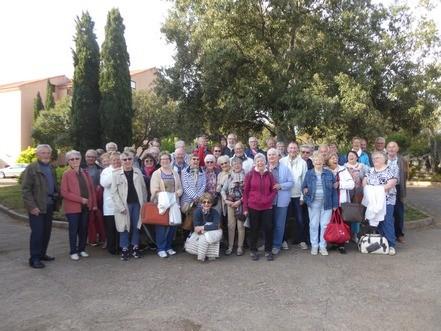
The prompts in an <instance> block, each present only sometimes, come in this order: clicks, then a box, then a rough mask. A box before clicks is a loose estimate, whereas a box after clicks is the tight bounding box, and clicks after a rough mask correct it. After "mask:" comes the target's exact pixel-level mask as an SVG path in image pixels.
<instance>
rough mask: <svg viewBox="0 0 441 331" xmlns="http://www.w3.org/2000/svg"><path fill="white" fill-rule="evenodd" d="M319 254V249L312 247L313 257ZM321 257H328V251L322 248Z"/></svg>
mask: <svg viewBox="0 0 441 331" xmlns="http://www.w3.org/2000/svg"><path fill="white" fill-rule="evenodd" d="M318 253H319V249H318V247H312V248H311V255H317V254H318ZM320 255H322V256H328V255H329V254H328V250H327V249H326V248H320Z"/></svg>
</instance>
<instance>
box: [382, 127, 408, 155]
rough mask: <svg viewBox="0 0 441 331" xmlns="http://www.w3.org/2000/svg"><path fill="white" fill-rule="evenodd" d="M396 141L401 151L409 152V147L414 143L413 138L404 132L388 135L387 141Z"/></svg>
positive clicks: (403, 152)
mask: <svg viewBox="0 0 441 331" xmlns="http://www.w3.org/2000/svg"><path fill="white" fill-rule="evenodd" d="M389 141H395V142H396V143H397V144H398V146H400V153H401V154H407V149H408V148H409V147H410V145H411V143H412V138H411V137H410V136H409V135H408V134H406V133H404V132H396V133H392V134H390V135H389V136H387V142H389Z"/></svg>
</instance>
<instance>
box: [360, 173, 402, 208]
mask: <svg viewBox="0 0 441 331" xmlns="http://www.w3.org/2000/svg"><path fill="white" fill-rule="evenodd" d="M366 178H367V184H368V185H386V183H387V182H388V181H389V180H390V179H397V178H398V173H397V168H395V167H390V166H387V167H386V168H385V169H384V170H382V171H376V170H375V168H374V167H372V168H370V169H369V171H368V172H367V174H366ZM396 198H397V189H396V188H395V187H393V188H391V189H390V190H389V191H388V192H386V204H387V205H395V202H396Z"/></svg>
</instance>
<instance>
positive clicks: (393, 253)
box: [389, 247, 397, 256]
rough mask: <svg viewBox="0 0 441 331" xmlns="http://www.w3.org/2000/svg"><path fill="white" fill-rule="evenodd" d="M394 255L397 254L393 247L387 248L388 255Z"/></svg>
mask: <svg viewBox="0 0 441 331" xmlns="http://www.w3.org/2000/svg"><path fill="white" fill-rule="evenodd" d="M395 254H397V252H396V251H395V248H394V247H389V255H391V256H393V255H395Z"/></svg>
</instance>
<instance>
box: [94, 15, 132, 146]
mask: <svg viewBox="0 0 441 331" xmlns="http://www.w3.org/2000/svg"><path fill="white" fill-rule="evenodd" d="M124 30H125V27H124V24H123V19H122V17H121V15H120V12H119V10H118V9H116V8H113V9H111V10H110V11H109V13H108V15H107V23H106V27H105V39H104V43H103V45H102V48H101V69H100V70H101V71H100V92H101V96H102V99H101V104H100V115H101V125H102V128H103V142H108V141H114V142H116V143H117V144H118V146H121V148H122V147H124V146H130V145H131V144H132V117H133V109H132V89H131V86H130V72H129V64H130V60H129V54H128V52H127V46H126V41H125V39H124Z"/></svg>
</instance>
